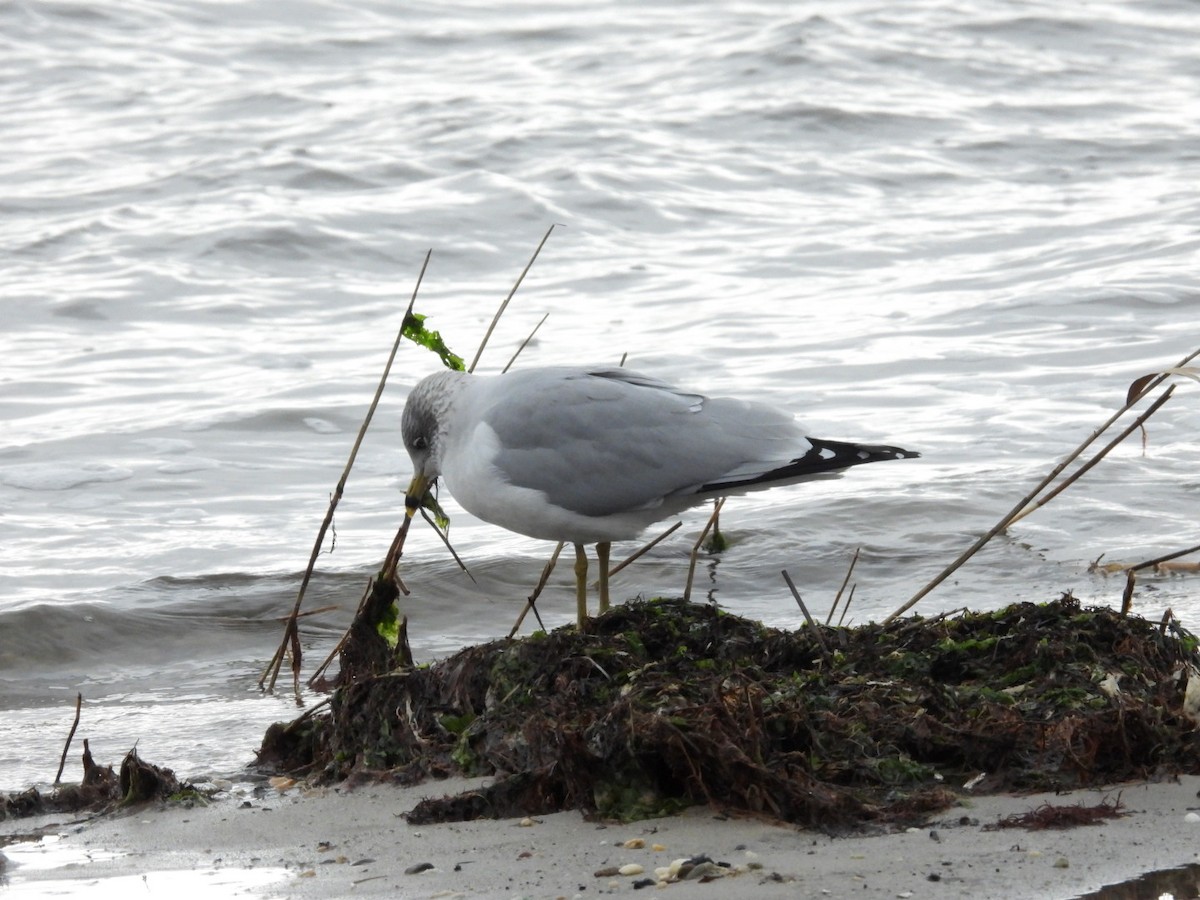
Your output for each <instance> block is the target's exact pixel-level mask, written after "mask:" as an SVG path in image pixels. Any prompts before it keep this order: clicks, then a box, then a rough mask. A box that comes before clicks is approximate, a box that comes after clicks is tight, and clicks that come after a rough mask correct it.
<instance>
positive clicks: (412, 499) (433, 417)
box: [400, 372, 467, 517]
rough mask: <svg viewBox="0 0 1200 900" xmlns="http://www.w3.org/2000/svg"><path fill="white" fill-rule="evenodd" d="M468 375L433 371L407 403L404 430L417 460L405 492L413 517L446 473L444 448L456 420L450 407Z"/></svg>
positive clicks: (408, 511) (420, 383)
mask: <svg viewBox="0 0 1200 900" xmlns="http://www.w3.org/2000/svg"><path fill="white" fill-rule="evenodd" d="M466 378H467V376H466V375H464V374H462V373H461V372H438V373H437V374H435V375H430V376H429V377H428V378H425V379H422V380H421V381H420V382H419V383H418V384H417V386H416V387H414V388H413V389H412V392H411V393H410V394H409V395H408V401H407V402H406V403H405V404H404V414H403V416H402V417H401V419H400V434H401V436H402V437H403V438H404V449H406V450H407V451H408V455H409V457H410V458H411V459H412V464H413V477H412V481H411V482H410V483H409V485H408V490H407V491H405V492H404V508H405V510H406V511H407V514H408V515H409V516H410V517H411V516H412V515H413V513H415V512H416V511H417V510H418V509H420V508H421V502H422V501H423V500H424V499H425V494H426V493H427V492H428V491H429V489H430V488H431V487H432V486H433V483H434V481H436V480H437V477H438V476H439V475H441V474H442V449H443V447H444V446H445V444H446V435H447V433H448V431H449V427H450V422H451V420H452V416H451V408H450V407H451V403H452V402H453V399H454V395H455V394H457V393H458V391H459V389H460V388H461V387H463V386H464V385H465V383H466V381H465V379H466Z"/></svg>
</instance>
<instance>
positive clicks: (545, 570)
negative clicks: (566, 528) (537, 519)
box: [508, 541, 566, 640]
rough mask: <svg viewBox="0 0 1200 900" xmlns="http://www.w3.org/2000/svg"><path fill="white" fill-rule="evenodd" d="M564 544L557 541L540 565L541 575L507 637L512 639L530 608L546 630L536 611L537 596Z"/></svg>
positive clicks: (540, 626) (539, 625)
mask: <svg viewBox="0 0 1200 900" xmlns="http://www.w3.org/2000/svg"><path fill="white" fill-rule="evenodd" d="M565 546H566V544H564V543H563V542H562V541H559V542H558V545H557V546H556V547H555V548H554V553H552V554H551V555H550V561H549V562H548V563H546V565H544V566H543V567H542V577H541V578H539V579H538V583H537V584H536V585H534V588H533V593H532V594H530V595H529V597H528V598H526V600H525V606H524V607H523V608H522V609H521V614H520V615H519V616H517V621H516V622H514V623H513V627H512V629H511V630H510V631H509V632H508V637H509V639H510V640H511V639H512V636H513V635H515V634H516V633H517V631H518V630H520V628H521V623H522V622H524V621H525V616H527V615H528V614H529V611H530V610H531V609H532V610H533V614H534V616H535V617H537V622H538V628H540V629H542V631H545V630H546V626H545V625H544V624H542V617H541V614H540V613H539V612H538V611H537V598H538V597H540V596H541V595H542V590H543V589H544V588H545V587H546V582H548V581H549V580H550V573H551V572H553V571H554V566H555V565H556V564H557V563H558V555H559V554H560V553H562V549H563V547H565Z"/></svg>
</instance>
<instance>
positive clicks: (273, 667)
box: [258, 250, 433, 695]
mask: <svg viewBox="0 0 1200 900" xmlns="http://www.w3.org/2000/svg"><path fill="white" fill-rule="evenodd" d="M432 255H433V251H432V250H430V251H428V252H427V253H426V254H425V261H424V262H423V263H422V264H421V271H420V273H419V274H418V275H417V283H416V285H415V286H414V287H413V293H412V299H411V300H409V302H408V309H407V310H405V312H404V317H403V318H402V319H401V320H400V330H399V331H397V332H396V340H395V343H393V344H392V352H391V353H390V354H388V359H387V364H386V365H384V367H383V375H382V376H380V379H379V386H378V387H377V388H376V389H375V397H374V399H372V400H371V405H370V406H369V407H368V408H367V415H366V417H365V418H364V419H363V422H362V425H361V426H360V427H359V429H358V437H357V438H355V441H354V446H353V447H352V448H351V450H350V458H349V459H347V460H346V467H345V469H343V470H342V477H341V478H339V479H338V483H337V487H336V488H335V489H334V492H333V496H332V497H331V498H330V500H329V509H328V510H326V512H325V520H324V521H323V522H322V523H321V527H320V529H319V530H318V531H317V539H316V541H315V542H314V543H313V549H312V554H311V555H310V556H309V560H308V568H307V569H305V570H304V578H303V579H302V580H301V582H300V590H299V592H298V593H297V595H296V604H295V606H293V607H292V615H291V617H289V619H288V622H287V625H285V626H284V630H283V640H282V641H281V642H280V644H279V649H278V650H276V651H275V656H274V657H273V658H272V659H271V662H270V663H268V664H267V668H266V670H265V671H264V672H263V674H262V676H261V677H260V678H259V679H258V686H259V687H260V688H263V687H264V683H265V689H266V690H268V691H273V690H275V679H276V678H278V677H279V670H280V668H282V666H283V657H284V656H285V655H286V654H287V653H288V651H289V649H290V650H291V656H292V688H293V690H294V691H295V692H296V694H297V695H299V693H300V656H301V651H300V629H299V626H298V624H297V616H299V614H300V607H301V605H302V604H303V603H304V593H305V591H307V590H308V583H309V580H310V579H311V578H312V573H313V569H314V568H315V567H316V564H317V557H318V556H320V554H321V546H322V545H323V544H324V543H325V532H327V531H328V530H329V526H330V524H331V523H332V522H333V513H334V510H336V509H337V505H338V502H339V501H340V500H341V499H342V494H343V493H345V490H346V479H347V478H349V477H350V469H351V468H352V467H353V466H354V460H355V458H356V457H357V456H358V449H359V447H361V446H362V442H363V437H364V436H365V435H366V433H367V428H368V426H369V425H370V424H371V419H372V417H374V415H375V409H376V408H377V407H378V406H379V398H380V397H381V396H382V395H383V388H384V386H385V385H386V384H387V378H388V374H389V373H390V372H391V370H392V362H393V360H395V358H396V353H397V351H398V350H399V349H400V341H401V340H403V338H404V323H405V322H407V321H408V317H409V316H410V315H412V311H413V305H414V304H415V303H416V302H417V292H418V291H419V290H420V289H421V280H422V279H423V278H424V277H425V269H426V268H428V266H429V258H430V256H432ZM406 521H407V519H406Z"/></svg>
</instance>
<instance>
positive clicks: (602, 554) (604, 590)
mask: <svg viewBox="0 0 1200 900" xmlns="http://www.w3.org/2000/svg"><path fill="white" fill-rule="evenodd" d="M611 549H612V542H611V541H601V542H600V543H598V544H597V545H596V562H597V563H599V564H600V612H602V613H605V612H608V551H609V550H611Z"/></svg>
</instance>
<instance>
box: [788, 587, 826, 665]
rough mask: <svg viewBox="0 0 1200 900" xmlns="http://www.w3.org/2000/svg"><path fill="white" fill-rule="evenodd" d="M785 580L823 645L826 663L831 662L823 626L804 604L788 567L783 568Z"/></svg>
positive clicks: (822, 655) (809, 625) (806, 619)
mask: <svg viewBox="0 0 1200 900" xmlns="http://www.w3.org/2000/svg"><path fill="white" fill-rule="evenodd" d="M782 574H783V580H784V582H785V583H786V584H787V586H788V590H789V591H791V592H792V596H793V597H795V598H796V603H797V604H798V605H799V606H800V612H802V613H804V621H806V622H807V623H808V627H809V628H811V629H812V632H813V635H815V636H816V639H817V643H818V644H819V645H820V646H821V657H822V658H823V659H824V660H825V662H826V663H829V661H830V657H829V647H827V646H826V645H825V638H824V636H823V635H822V634H821V626H819V625H818V624H817V621H816V619H814V618H813V617H812V616H811V615H810V614H809V612H808V607H807V606H805V605H804V601H803V600H802V599H801V598H800V592H799V591H798V590H796V583H795V582H794V581H792V576H791V575H789V574H788V573H787V569H784V570H783V573H782Z"/></svg>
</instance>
